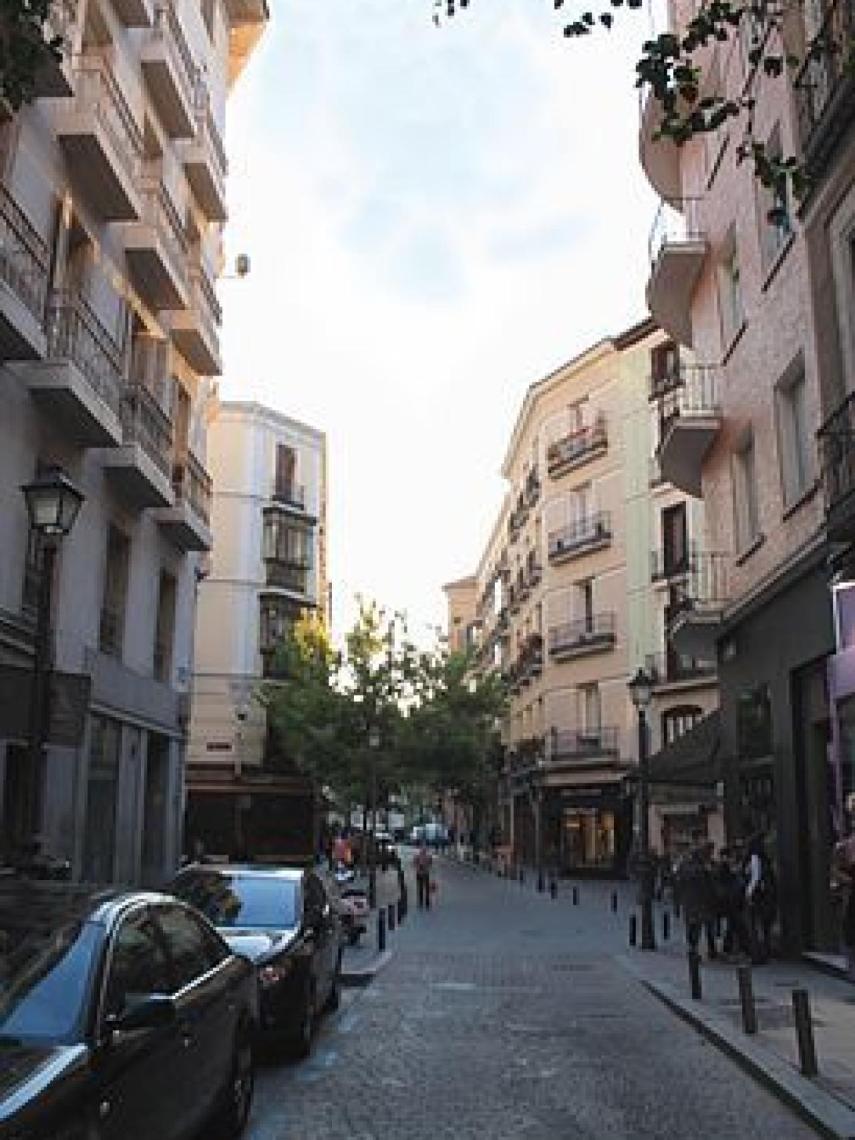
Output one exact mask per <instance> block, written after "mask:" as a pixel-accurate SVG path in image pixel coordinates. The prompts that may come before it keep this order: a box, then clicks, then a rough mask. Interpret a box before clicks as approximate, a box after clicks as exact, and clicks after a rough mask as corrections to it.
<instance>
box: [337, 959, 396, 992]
mask: <svg viewBox="0 0 855 1140" xmlns="http://www.w3.org/2000/svg"><path fill="white" fill-rule="evenodd" d="M391 958H392V951H391V950H384V951H383V953H382V954H378V955H377V957H376V958H375V959H374V961H373V962H372V963H371V964H370V965H368V966H363V967H362V968H361V969H359V970H342V972H341V984H342V985H343V986H347V987H348V988H350V987H356V986H370V985H371V983H372V982H373V981H374V978H375V977H376V975H377V974H378V973H379V972H380V970H382V969H383V967H384V966H386V965H387V964H388V963H389V961H390V960H391Z"/></svg>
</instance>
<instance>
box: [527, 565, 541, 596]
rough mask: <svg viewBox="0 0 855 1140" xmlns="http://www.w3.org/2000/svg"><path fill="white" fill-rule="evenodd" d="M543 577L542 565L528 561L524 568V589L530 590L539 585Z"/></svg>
mask: <svg viewBox="0 0 855 1140" xmlns="http://www.w3.org/2000/svg"><path fill="white" fill-rule="evenodd" d="M542 579H543V567H542V566H541V565H540V563H539V562H529V563H528V565H527V566H526V568H525V583H526V589H527V590H529V591H531V590H533V589H535V587H536V586H539V585H540V583H541V581H542Z"/></svg>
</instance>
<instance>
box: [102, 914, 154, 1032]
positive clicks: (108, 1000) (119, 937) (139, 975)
mask: <svg viewBox="0 0 855 1140" xmlns="http://www.w3.org/2000/svg"><path fill="white" fill-rule="evenodd" d="M170 992H171V979H170V974H169V962H168V960H167V957H166V951H165V949H164V946H163V940H162V938H161V936H160V931H159V930H158V929H157V926H156V925H155V922H154V920H153V919H152V917H151V914H150V912H149V911H148V909H146V910H144V911H140V912H138V913H137V914H133V915H131V916H130V917H129V918H128V919H126V920H125V921H124V922H123V923H122V925H121V926H120V927H119V930H118V932H117V934H116V937H115V939H114V942H113V957H112V960H111V962H110V974H109V977H108V979H107V989H106V997H105V1001H104V1013H105V1014H113V1015H118V1014H120V1013H122V1012H123V1011H124V1010H126V1009H127V1008H128V1007H129V1006H131V1005H133V1004H134V1002H135V1001H139V1000H140V998H144V997H148V996H149V995H150V994H168V993H170Z"/></svg>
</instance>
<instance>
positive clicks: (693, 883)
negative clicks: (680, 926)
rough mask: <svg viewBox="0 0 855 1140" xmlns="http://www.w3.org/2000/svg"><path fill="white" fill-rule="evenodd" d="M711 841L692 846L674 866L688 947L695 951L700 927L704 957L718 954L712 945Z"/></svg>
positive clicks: (713, 904)
mask: <svg viewBox="0 0 855 1140" xmlns="http://www.w3.org/2000/svg"><path fill="white" fill-rule="evenodd" d="M712 851H713V847H712V844H706V845H705V846H703V847H700V846H699V847H694V848H693V849H692V850H691V851H690V852H689V854H688V855H687V856H686V857H685V859H683V860H682V862H681V863H680V865H679V867H678V868H677V876H676V878H677V889H678V894H679V898H680V905H681V906H682V907H683V910H684V912H685V918H686V939H687V941H688V943H689V949H690V950H693V951H694V952H695V953H697V950H698V946H699V944H700V939H701V930H703V931H704V933H705V934H706V940H707V957H708V958H709V959H710V961H712V960H713V959H714V958H715V957H717V952H716V944H715V902H714V894H713V881H712V873H711V867H710V860H711V857H712Z"/></svg>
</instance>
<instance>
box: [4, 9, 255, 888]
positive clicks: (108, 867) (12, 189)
mask: <svg viewBox="0 0 855 1140" xmlns="http://www.w3.org/2000/svg"><path fill="white" fill-rule="evenodd" d="M266 21H267V8H266V5H265V2H264V0H241V2H240V3H237V2H234V0H225V2H224V0H205V2H203V3H201V4H196V3H191V2H189V0H157V2H156V3H154V2H152V0H79V2H78V0H70V2H67V3H61V4H60V3H58V4H56V5H53V6H52V9H51V16H50V18H49V21H48V25H49V32H50V34H51V35H52V36H53V35H58V36H59V37H60V38H61V40H62V43H63V58H62V61H61V62H58V63H56V64H53V63H52V64H50V65H48V66H46V67H45V68H44V69H43V70H42V72H41V73H40V75H39V78H38V89H37V94H38V97H37V98H36V100H35V102H34V103H33V104H32V105H29V106H26V107H25V108H24V109H22V110H21V111H20V113H18V114H15V115H13V116H11V117H10V116H9V115H8V114H7V112H6V111H4V116H3V117H4V121H3V122H2V124H0V361H2V365H0V407H2V415H0V862H2V861H3V860H4V858H7V859H13V858H17V853H19V852H20V848H21V845H22V844H23V845H25V846H29V845H31V843H32V839H33V836H36V837H37V840H38V843H39V845H40V848H41V851H42V852H43V853H44V854H45V855H48V856H52V857H55V858H60V859H67V860H69V861H70V863H71V869H72V873H73V875H75V876H76V877H83V878H87V879H91V880H101V881H112V880H117V881H138V880H140V879H142V880H145V881H148V882H153V883H156V882H161V881H163V879H164V877H165V876H166V875H167V874H169V873H170V872H171V870H172V869H173V868H174V867H175V865H176V862H177V859H178V855H179V848H180V834H181V819H182V807H183V779H184V761H185V743H186V731H187V725H188V709H189V691H190V678H191V673H192V669H193V622H194V611H195V591H196V583H197V580H198V577H199V575H200V574H201V573H203V567H204V555H205V552H206V551H207V550H208V549H209V547H210V544H211V531H210V525H209V524H210V515H209V512H210V497H211V479H210V475H209V472H208V469H207V445H206V418H207V414H208V410H209V405H210V403H211V401H212V399H213V397H214V394H215V383H214V381H213V380H212V379H211V378H212V377H215V376H216V375H218V374H219V372H220V370H221V365H220V349H219V325H220V318H221V313H220V304H219V302H218V300H217V297H216V293H215V288H214V283H215V278H216V275H217V272H218V267H219V265H220V263H221V258H222V249H221V230H222V225H223V222H224V220H225V218H226V201H225V178H226V158H225V152H224V149H223V135H224V130H225V120H226V96H227V93H228V89H229V87H230V85H231V83H232V82H233V81H234V80H235V78H236V77H237V75H238V74H239V72H240V70H241V69H242V67H243V66H244V65H245V63H246V61H247V58H248V56H249V53H250V52H251V49H252V47H253V45H254V43H255V42H256V40H257V39H258V36H259V35H260V33H261V32H262V30H263V28H264V26H265V24H266ZM52 466H58V467H60V468H62V469H63V470H64V471H65V473H66V474H67V475H68V476H70V477H71V479H72V480H73V481H74V482H75V483H76V484H77V485H78V486H79V488H80V490H81V491H82V492H83V494H84V495H85V502H84V504H83V508H82V510H81V512H80V515H79V518H78V519H77V522H76V524H75V526H74V528H73V530H72V532H71V533H70V535H69V536H68V537H67V538H66V539H65V540H64V541H63V543H62V544H61V547H60V550H59V555H58V561H57V567H56V573H55V575H54V578H55V588H54V608H53V614H52V619H53V621H52V624H53V629H54V634H55V636H54V642H55V651H54V655H53V663H54V666H55V668H56V669H57V670H58V671H60V672H62V673H63V674H66V675H68V676H67V678H66V679H61V678H60V679H58V680H57V683H56V687H55V689H54V691H53V702H52V711H51V715H50V716H49V717H46V718H44V726H45V729H46V733H47V747H46V749H45V751H44V755H43V756H42V757H41V759H40V760H39V761H38V763H36V764H35V765H34V764H33V762H32V759H31V757H30V755H29V754H28V740H29V736H30V732H31V728H32V725H31V723H30V718H29V704H28V697H27V689H26V686H27V684H28V682H29V678H30V676H31V673H32V663H33V657H34V635H35V616H36V610H37V608H38V603H37V599H38V591H39V584H40V581H41V579H42V568H43V565H44V549H43V547H42V545H41V544H40V543H39V541H38V540H37V538H36V536H35V534H34V533H33V532H30V530H29V527H28V519H27V513H26V510H25V506H24V498H23V496H22V493H21V490H20V487H21V485H22V484H26V483H29V482H30V481H31V480H33V478H34V477H35V476H36V475H37V474H38V473H39V472H42V471H44V470H46V469H47V468H48V467H52ZM34 769H36V770H34Z"/></svg>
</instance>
